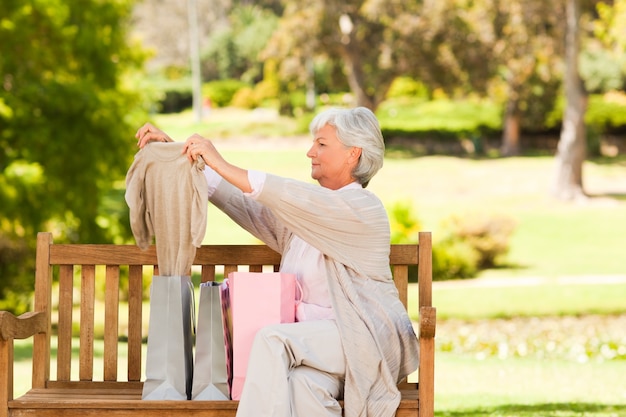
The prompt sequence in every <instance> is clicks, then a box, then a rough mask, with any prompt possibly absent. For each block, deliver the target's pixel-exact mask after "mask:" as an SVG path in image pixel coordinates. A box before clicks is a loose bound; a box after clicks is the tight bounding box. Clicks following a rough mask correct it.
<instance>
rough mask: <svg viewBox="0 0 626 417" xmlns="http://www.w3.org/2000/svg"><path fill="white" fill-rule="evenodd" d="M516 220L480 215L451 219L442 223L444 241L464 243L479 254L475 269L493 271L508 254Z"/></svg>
mask: <svg viewBox="0 0 626 417" xmlns="http://www.w3.org/2000/svg"><path fill="white" fill-rule="evenodd" d="M514 229H515V221H514V220H513V219H512V218H511V217H508V216H504V215H497V214H488V213H483V212H478V213H471V214H464V215H459V214H455V215H453V216H450V217H449V218H448V219H446V220H445V221H444V226H443V231H442V232H443V236H444V237H443V240H446V239H451V240H453V241H454V240H460V241H463V242H467V243H468V244H469V245H470V246H471V247H472V248H473V249H474V250H476V252H477V254H478V264H477V266H478V267H479V268H481V269H484V268H493V267H494V266H496V265H498V263H499V261H502V258H503V257H504V256H505V255H506V254H507V253H508V251H509V245H510V238H511V235H512V233H513V231H514Z"/></svg>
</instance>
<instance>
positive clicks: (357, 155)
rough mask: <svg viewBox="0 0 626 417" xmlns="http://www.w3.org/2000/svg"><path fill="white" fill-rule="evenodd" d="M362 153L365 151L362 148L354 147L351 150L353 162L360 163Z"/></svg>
mask: <svg viewBox="0 0 626 417" xmlns="http://www.w3.org/2000/svg"><path fill="white" fill-rule="evenodd" d="M362 151H363V149H362V148H358V147H356V146H353V147H352V149H351V150H350V158H351V159H352V160H356V161H358V160H359V158H360V157H361V152H362Z"/></svg>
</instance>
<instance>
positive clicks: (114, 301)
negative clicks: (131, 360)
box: [104, 265, 120, 381]
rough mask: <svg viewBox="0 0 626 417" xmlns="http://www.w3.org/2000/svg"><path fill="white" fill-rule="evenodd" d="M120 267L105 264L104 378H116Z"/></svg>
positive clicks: (113, 379) (109, 379) (106, 379)
mask: <svg viewBox="0 0 626 417" xmlns="http://www.w3.org/2000/svg"><path fill="white" fill-rule="evenodd" d="M119 294H120V268H119V266H118V265H107V267H106V282H105V293H104V380H105V381H116V380H117V355H118V345H117V341H118V339H119V301H120V297H119Z"/></svg>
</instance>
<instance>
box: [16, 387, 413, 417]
mask: <svg viewBox="0 0 626 417" xmlns="http://www.w3.org/2000/svg"><path fill="white" fill-rule="evenodd" d="M141 389H142V385H141V383H123V382H115V383H112V384H107V383H97V382H88V383H81V382H76V383H69V384H52V387H50V388H34V389H31V390H30V391H28V392H27V393H26V394H24V395H23V396H21V397H20V398H18V399H16V400H13V401H10V402H9V408H10V409H11V416H15V417H26V416H29V417H31V416H33V415H34V416H37V417H59V416H63V417H85V416H90V415H106V416H110V417H122V416H131V415H136V412H137V408H138V407H140V408H141V416H142V417H157V416H159V417H160V416H168V417H177V416H180V417H195V416H202V417H209V416H210V417H234V416H235V414H236V412H237V404H238V401H142V400H141ZM401 392H402V401H401V403H400V407H399V408H398V411H397V413H396V416H397V417H409V416H416V415H417V410H418V399H417V390H403V391H401Z"/></svg>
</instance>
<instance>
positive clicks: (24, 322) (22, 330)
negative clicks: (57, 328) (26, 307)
mask: <svg viewBox="0 0 626 417" xmlns="http://www.w3.org/2000/svg"><path fill="white" fill-rule="evenodd" d="M45 332H46V317H45V315H44V313H43V312H34V311H33V312H28V313H24V314H22V315H20V316H18V317H16V316H14V315H13V314H11V313H9V312H8V311H0V340H11V339H26V338H28V337H31V336H33V335H36V334H37V333H45Z"/></svg>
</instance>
